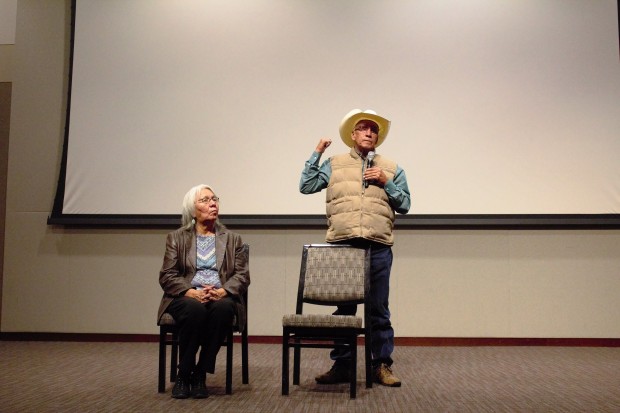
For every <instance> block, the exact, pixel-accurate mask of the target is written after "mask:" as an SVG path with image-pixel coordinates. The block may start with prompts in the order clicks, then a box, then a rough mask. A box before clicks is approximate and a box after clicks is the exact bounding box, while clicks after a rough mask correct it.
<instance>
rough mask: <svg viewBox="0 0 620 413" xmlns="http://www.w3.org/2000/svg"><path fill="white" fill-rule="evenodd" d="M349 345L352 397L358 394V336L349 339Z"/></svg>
mask: <svg viewBox="0 0 620 413" xmlns="http://www.w3.org/2000/svg"><path fill="white" fill-rule="evenodd" d="M349 347H350V348H351V365H350V366H349V367H350V369H351V370H350V371H349V374H350V379H351V381H350V395H351V398H352V399H355V397H356V396H357V337H356V336H353V337H352V338H351V339H350V340H349Z"/></svg>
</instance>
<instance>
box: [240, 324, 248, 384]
mask: <svg viewBox="0 0 620 413" xmlns="http://www.w3.org/2000/svg"><path fill="white" fill-rule="evenodd" d="M248 352H249V351H248V329H247V326H246V328H245V330H243V333H241V376H242V382H243V384H248V383H250V371H249V370H250V368H249V364H250V363H249V354H248Z"/></svg>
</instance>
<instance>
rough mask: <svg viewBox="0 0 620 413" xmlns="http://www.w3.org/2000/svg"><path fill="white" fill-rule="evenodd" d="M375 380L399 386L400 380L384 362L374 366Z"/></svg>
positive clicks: (390, 385) (391, 385) (383, 383)
mask: <svg viewBox="0 0 620 413" xmlns="http://www.w3.org/2000/svg"><path fill="white" fill-rule="evenodd" d="M375 382H376V383H379V384H382V385H384V386H388V387H400V385H401V382H400V379H399V378H398V377H396V376H395V375H394V373H393V372H392V367H390V366H388V365H387V364H385V363H381V364H379V365H378V366H377V367H375Z"/></svg>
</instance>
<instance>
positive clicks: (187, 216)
mask: <svg viewBox="0 0 620 413" xmlns="http://www.w3.org/2000/svg"><path fill="white" fill-rule="evenodd" d="M203 189H208V190H209V191H211V192H213V195H215V191H214V190H213V188H211V187H210V186H209V185H205V184H200V185H196V186H195V187H193V188H191V189H190V190H189V191H187V193H186V194H185V196H184V197H183V210H182V212H181V228H185V229H190V228H193V227H194V224H195V221H194V218H195V217H196V200H197V199H198V196H199V195H200V191H202V190H203Z"/></svg>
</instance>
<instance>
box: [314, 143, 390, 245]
mask: <svg viewBox="0 0 620 413" xmlns="http://www.w3.org/2000/svg"><path fill="white" fill-rule="evenodd" d="M330 162H331V168H332V174H331V178H330V180H329V185H328V186H327V199H326V202H327V222H328V225H329V228H328V230H327V236H326V240H327V242H335V241H343V240H347V239H351V238H365V239H368V240H372V241H376V242H380V243H382V244H386V245H393V244H394V235H393V232H392V229H393V228H394V217H395V216H394V210H393V209H392V207H391V206H390V204H389V202H388V197H387V194H386V193H385V191H384V190H383V188H381V187H378V186H376V185H368V188H364V182H363V180H362V164H363V162H364V161H363V159H362V158H361V157H360V156H359V155H358V154H357V152H355V150H354V149H351V152H350V153H348V154H343V155H336V156H334V157H332V158H331V161H330ZM372 164H373V166H379V167H380V168H381V169H383V172H384V173H385V174H386V175H387V178H388V180H391V179H393V178H394V175H395V174H396V166H397V165H396V162H394V161H391V160H389V159H387V158H384V157H383V156H381V155H376V156H375V158H374V160H373V163H372Z"/></svg>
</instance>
